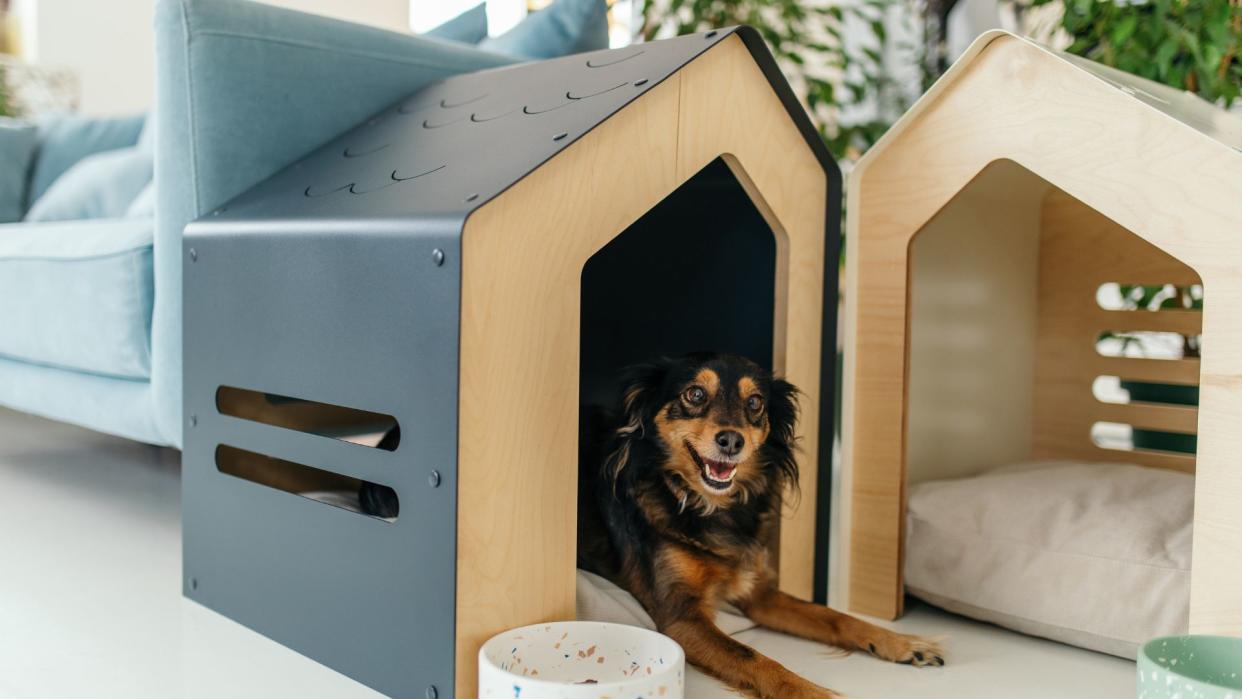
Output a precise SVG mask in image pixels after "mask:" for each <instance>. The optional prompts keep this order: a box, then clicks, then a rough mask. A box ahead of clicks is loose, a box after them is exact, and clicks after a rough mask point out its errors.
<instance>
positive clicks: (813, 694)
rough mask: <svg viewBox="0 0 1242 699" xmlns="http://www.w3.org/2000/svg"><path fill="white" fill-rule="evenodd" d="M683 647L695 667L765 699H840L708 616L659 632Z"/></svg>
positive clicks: (682, 621) (697, 616)
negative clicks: (737, 637) (723, 627)
mask: <svg viewBox="0 0 1242 699" xmlns="http://www.w3.org/2000/svg"><path fill="white" fill-rule="evenodd" d="M660 630H661V631H662V632H663V633H665V634H667V635H668V636H669V637H671V638H672V639H673V640H675V641H677V642H678V643H679V644H681V647H682V648H683V649H684V650H685V651H686V659H687V660H689V661H690V663H691V664H692V665H695V666H696V667H698V668H699V669H701V670H703V671H704V672H706V673H707V674H709V675H712V676H713V677H715V678H716V679H719V680H721V681H722V682H724V683H725V684H728V685H729V686H731V687H733V688H735V689H742V690H745V691H747V692H749V693H751V695H752V696H756V697H761V698H762V699H839V698H840V697H841V695H840V694H837V693H836V692H833V691H832V690H829V689H824V688H823V687H820V686H819V685H817V684H813V683H811V682H810V681H808V680H805V679H803V678H801V677H799V676H798V675H795V674H794V673H792V672H790V671H789V670H788V669H786V668H785V666H783V665H781V664H780V663H778V662H776V661H775V660H772V659H771V658H769V657H767V656H765V655H763V654H761V653H759V652H758V651H756V650H755V649H753V648H751V647H750V646H747V645H746V644H744V643H739V642H738V641H736V640H734V639H733V638H732V637H731V636H728V635H727V634H725V633H724V632H723V631H721V630H720V629H719V628H717V626H716V624H715V623H713V622H712V620H711V619H709V618H708V617H707V615H706V614H704V613H702V612H700V611H695V612H692V613H690V614H688V615H686V616H685V617H684V618H681V619H678V620H676V621H673V622H671V623H669V624H667V625H662V627H661V629H660Z"/></svg>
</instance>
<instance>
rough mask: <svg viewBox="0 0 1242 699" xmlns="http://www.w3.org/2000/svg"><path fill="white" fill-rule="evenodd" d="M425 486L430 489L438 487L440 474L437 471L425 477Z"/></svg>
mask: <svg viewBox="0 0 1242 699" xmlns="http://www.w3.org/2000/svg"><path fill="white" fill-rule="evenodd" d="M427 485H429V486H431V487H432V488H439V487H440V472H439V471H432V472H431V473H430V474H429V475H428V476H427Z"/></svg>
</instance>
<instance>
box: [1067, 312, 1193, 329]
mask: <svg viewBox="0 0 1242 699" xmlns="http://www.w3.org/2000/svg"><path fill="white" fill-rule="evenodd" d="M1091 324H1092V325H1094V326H1095V327H1097V328H1099V330H1100V331H1101V332H1103V331H1111V332H1116V333H1126V332H1140V331H1148V332H1169V333H1180V334H1182V335H1198V334H1199V333H1201V332H1202V331H1203V313H1202V312H1200V311H1184V310H1165V311H1106V310H1104V309H1102V308H1101V309H1097V310H1095V311H1094V312H1093V313H1092V314H1091Z"/></svg>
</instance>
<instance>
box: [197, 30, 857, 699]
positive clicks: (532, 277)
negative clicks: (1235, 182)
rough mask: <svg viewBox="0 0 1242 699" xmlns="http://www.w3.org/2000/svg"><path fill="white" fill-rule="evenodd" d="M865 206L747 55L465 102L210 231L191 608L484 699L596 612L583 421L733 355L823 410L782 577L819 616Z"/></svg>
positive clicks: (433, 97)
mask: <svg viewBox="0 0 1242 699" xmlns="http://www.w3.org/2000/svg"><path fill="white" fill-rule="evenodd" d="M840 196H841V186H840V174H839V171H838V170H837V168H836V166H835V164H834V163H833V162H832V160H831V158H830V156H829V155H828V153H827V151H826V150H825V148H824V146H823V144H822V142H821V140H820V138H819V136H818V134H817V133H816V131H815V129H814V127H813V126H812V125H811V123H810V121H809V120H808V118H807V117H806V115H805V113H804V112H803V111H802V110H801V108H800V107H799V106H798V103H797V101H796V99H795V98H794V96H793V94H792V92H791V90H790V89H789V87H788V86H787V85H786V84H785V83H784V82H783V79H782V78H781V77H780V73H779V71H778V70H777V67H776V64H775V62H774V61H773V59H772V57H771V56H770V55H769V53H768V52H767V50H766V48H765V47H764V45H763V42H762V40H761V39H760V38H759V36H758V34H757V33H755V32H754V31H753V30H750V29H746V28H743V29H736V30H721V31H718V32H708V33H706V34H697V35H692V36H687V37H682V38H678V39H674V40H669V41H664V42H655V43H649V44H643V45H638V46H634V47H631V48H627V49H618V50H615V51H602V52H597V53H591V54H583V55H579V56H570V57H567V58H563V59H557V60H553V61H546V62H540V63H531V64H525V65H518V66H514V67H509V68H503V69H498V70H490V71H484V72H479V73H473V74H468V75H462V76H457V77H453V78H450V79H447V80H444V81H442V82H439V83H436V84H434V85H431V86H428V87H426V88H424V89H423V90H421V91H419V92H418V93H416V94H414V95H413V96H411V97H410V98H409V99H407V100H405V101H403V102H402V103H400V104H397V105H394V106H393V107H392V108H390V109H388V110H385V111H384V112H382V113H380V114H378V115H376V116H375V117H374V118H372V119H371V120H369V121H368V122H366V123H365V124H363V125H361V126H359V127H358V128H356V129H354V130H352V131H350V132H348V133H346V134H343V135H342V136H341V137H340V138H338V139H337V140H335V141H333V142H331V143H328V144H326V145H325V146H324V147H323V148H321V149H320V150H318V151H317V152H315V153H313V154H311V155H310V156H308V157H307V158H305V159H304V160H302V161H301V162H298V163H296V164H294V165H292V166H291V167H290V168H289V169H287V170H286V171H284V172H282V173H280V174H278V175H276V176H274V177H273V178H271V179H270V180H268V181H266V182H264V183H262V184H261V185H259V186H258V187H256V188H255V189H253V190H252V191H250V192H248V193H246V194H244V195H242V196H241V197H239V198H237V199H236V200H234V201H232V202H230V203H229V204H227V205H226V206H225V207H223V208H221V209H220V210H219V211H216V212H214V213H213V214H212V215H210V216H207V217H205V218H204V219H203V220H200V221H198V222H196V223H194V224H192V225H191V226H190V227H189V228H188V229H187V233H186V237H185V266H184V270H185V313H186V324H185V347H186V356H185V382H186V384H185V415H186V425H185V457H184V495H183V508H184V539H185V541H184V567H185V587H184V591H185V594H186V595H187V596H188V597H190V598H192V599H194V600H196V601H198V602H201V603H203V604H205V605H207V606H209V607H211V608H213V609H216V610H218V611H220V612H221V613H223V614H225V615H227V616H229V617H231V618H233V619H235V620H237V621H240V622H242V623H244V624H246V625H248V626H250V627H252V628H254V629H256V630H258V631H260V632H262V633H264V634H266V635H268V636H270V637H271V638H273V639H276V640H277V641H280V642H281V643H284V644H286V645H288V646H290V647H292V648H294V649H296V650H298V651H300V652H302V653H305V654H306V655H308V656H310V657H312V658H315V659H317V660H319V661H321V662H323V663H324V664H326V665H329V666H331V667H334V668H336V669H338V670H340V671H341V672H344V673H346V674H348V675H350V676H352V677H355V678H357V679H359V680H360V681H362V682H364V683H366V684H368V685H371V686H373V687H375V688H377V689H380V690H381V691H383V692H385V693H388V694H390V695H394V696H418V697H423V696H427V697H434V696H438V697H441V698H443V697H452V696H457V697H462V698H465V697H473V696H474V695H475V689H474V685H475V678H476V666H475V663H476V654H477V652H478V649H479V646H480V645H481V644H482V643H483V641H485V640H486V639H487V638H489V637H490V636H492V635H493V634H496V633H498V632H500V631H502V630H506V629H510V628H514V627H518V626H522V625H525V624H531V623H537V622H540V621H545V620H553V619H569V618H573V616H574V613H575V608H574V594H575V583H574V577H575V547H576V516H575V511H576V487H575V483H576V475H577V459H578V455H577V432H578V422H579V413H580V408H581V407H582V405H584V404H591V403H594V402H599V401H603V400H607V398H606V396H609V395H610V394H611V393H612V391H614V390H615V389H616V388H617V386H616V385H615V382H616V372H617V369H618V368H619V367H620V366H621V365H623V364H626V363H629V362H634V361H639V360H643V359H648V358H650V357H651V356H652V355H653V354H659V353H676V352H684V351H690V350H697V349H710V350H718V351H735V352H743V353H747V354H749V355H750V356H752V358H755V359H756V360H757V361H760V362H761V363H764V364H767V365H768V366H770V367H771V368H773V369H774V370H775V371H777V372H778V373H780V374H782V375H784V376H785V377H787V378H788V379H789V380H790V381H792V382H793V383H794V384H796V385H797V386H799V387H800V388H801V389H802V390H803V392H804V397H803V401H802V419H801V428H800V434H801V445H802V450H801V457H800V467H801V468H802V479H803V481H802V489H801V491H802V492H801V497H800V499H799V500H797V501H796V506H795V504H794V503H795V501H792V500H791V501H790V502H789V505H788V512H787V516H786V518H785V519H784V520H783V524H782V528H781V534H780V541H779V543H778V544H777V547H778V552H779V575H780V583H781V586H782V587H783V588H785V589H786V590H788V591H790V592H793V593H796V594H799V595H802V596H806V597H820V598H822V597H823V592H820V593H819V594H816V589H817V588H818V590H821V591H825V590H826V588H827V585H826V572H825V571H826V545H820V546H817V545H816V536H817V533H818V532H819V530H821V529H822V528H823V527H825V526H826V518H825V517H824V516H823V515H822V513H821V505H826V503H827V498H826V497H821V496H820V495H819V487H818V485H819V483H820V482H821V479H822V478H826V477H827V474H828V471H829V469H828V468H827V465H826V464H827V463H828V461H827V459H828V454H829V453H830V442H831V439H830V438H828V437H827V436H825V437H824V438H822V439H821V437H820V435H821V434H824V435H828V434H830V432H831V425H832V422H831V415H830V413H831V407H832V401H831V399H830V398H827V399H825V397H830V396H832V394H833V386H832V378H833V377H832V371H831V370H830V369H829V368H828V367H831V366H832V364H831V361H829V362H828V363H827V364H825V363H824V358H825V353H827V354H826V356H827V357H828V358H829V359H831V357H832V356H833V355H832V352H833V351H834V346H835V340H834V338H835V307H836V269H837V262H836V261H837V254H838V247H837V246H838V240H839V229H838V221H839V217H840ZM825 425H827V426H828V427H827V428H825ZM394 427H399V430H394V429H393V428H394ZM385 433H387V434H389V437H388V438H385V439H383V440H379V439H378V435H383V434H385ZM397 434H399V439H393V438H392V437H394V436H396V435H397ZM368 435H369V436H368ZM376 447H378V448H376ZM281 470H283V471H285V472H287V473H288V474H290V475H292V476H298V475H309V476H315V475H324V476H328V477H337V478H340V479H344V480H343V481H342V482H343V483H345V484H346V487H352V486H356V485H357V483H358V482H359V481H370V482H375V483H380V484H384V485H387V486H390V487H392V488H393V489H394V490H395V491H396V492H397V494H398V496H399V498H400V512H399V515H398V516H397V517H396V519H395V520H393V521H384V520H381V519H378V518H374V517H368V516H365V515H362V514H359V513H358V512H356V511H355V512H351V511H349V509H348V508H343V507H329V506H325V505H324V503H323V502H321V501H317V500H318V498H312V497H303V495H306V494H307V493H305V492H286V491H287V490H290V489H289V488H286V487H283V486H281V485H280V482H281V481H280V479H279V478H276V477H271V478H269V477H267V475H265V473H268V472H270V473H275V472H276V471H281ZM243 474H248V475H243ZM269 475H270V474H269ZM239 476H241V477H239ZM269 486H270V487H269ZM822 540H823V539H821V541H822Z"/></svg>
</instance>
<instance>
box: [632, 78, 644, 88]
mask: <svg viewBox="0 0 1242 699" xmlns="http://www.w3.org/2000/svg"><path fill="white" fill-rule="evenodd" d="M646 84H647V79H646V78H643V79H642V80H635V81H634V87H642V86H643V85H646Z"/></svg>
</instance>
